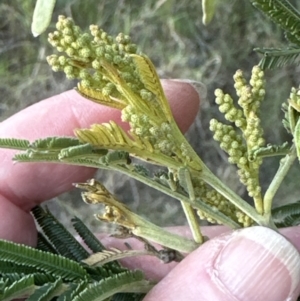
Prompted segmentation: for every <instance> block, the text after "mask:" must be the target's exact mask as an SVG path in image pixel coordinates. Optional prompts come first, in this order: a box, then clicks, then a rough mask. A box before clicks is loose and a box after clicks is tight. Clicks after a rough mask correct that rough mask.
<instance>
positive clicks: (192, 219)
mask: <svg viewBox="0 0 300 301" xmlns="http://www.w3.org/2000/svg"><path fill="white" fill-rule="evenodd" d="M181 205H182V208H183V211H184V213H185V216H186V219H187V221H188V223H189V226H190V229H191V231H192V234H193V238H194V240H195V242H196V243H199V244H202V243H203V242H204V240H203V236H202V233H201V231H200V227H199V223H198V220H197V217H196V214H195V210H194V209H193V208H192V206H191V205H190V204H187V203H185V202H181Z"/></svg>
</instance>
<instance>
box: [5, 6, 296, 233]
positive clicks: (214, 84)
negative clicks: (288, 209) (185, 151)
mask: <svg viewBox="0 0 300 301" xmlns="http://www.w3.org/2000/svg"><path fill="white" fill-rule="evenodd" d="M290 2H292V3H293V4H294V5H295V6H296V7H298V9H300V3H299V1H296V0H294V1H290ZM34 4H35V1H33V0H2V1H1V2H0V15H1V18H0V79H1V80H0V95H1V102H0V118H1V120H4V119H5V118H7V117H8V116H10V115H12V114H13V113H14V112H16V111H19V110H20V109H22V108H24V107H27V106H29V105H31V104H33V103H35V102H37V101H39V100H41V99H43V98H46V97H49V96H52V95H55V94H57V93H60V92H63V91H65V90H67V89H71V88H72V87H74V86H75V84H76V83H75V82H70V81H68V80H66V79H65V78H64V75H63V74H57V73H53V72H52V71H51V69H50V68H49V67H48V65H47V63H46V60H45V57H46V55H48V54H50V53H51V52H52V50H51V47H50V46H49V45H48V43H47V34H43V35H42V36H40V37H38V38H33V36H32V34H31V31H30V24H31V19H32V13H33V8H34ZM59 14H65V15H67V16H71V17H72V18H73V19H74V20H75V22H76V23H77V24H78V25H80V26H81V27H82V28H85V29H87V28H88V25H89V24H98V25H100V26H101V27H103V28H104V29H105V30H106V31H107V32H108V33H110V34H112V35H114V34H118V33H119V32H124V33H126V34H130V35H131V37H132V39H133V41H134V42H136V43H137V44H138V45H139V47H140V50H141V51H142V52H144V53H146V54H147V55H148V56H149V57H150V58H151V59H152V61H153V62H154V64H155V66H156V67H157V69H158V72H159V74H160V76H161V77H162V78H182V79H193V80H196V81H202V82H204V83H205V84H206V85H207V87H208V96H207V100H205V101H203V102H202V106H201V112H199V115H198V118H197V120H196V121H195V123H194V125H193V126H192V127H191V128H190V130H189V132H188V134H187V135H188V137H189V140H190V141H191V144H192V145H193V146H194V147H195V149H196V151H197V152H198V153H199V154H200V155H201V157H202V158H203V160H204V161H205V162H206V163H207V162H209V163H208V165H209V166H210V167H211V168H212V169H213V170H214V172H215V173H216V174H217V175H218V176H220V177H221V178H222V179H224V180H225V181H226V182H227V183H228V184H229V185H230V186H231V187H232V188H233V189H235V190H236V191H237V192H238V193H239V194H240V195H241V196H242V197H245V198H247V196H246V193H245V190H244V189H243V187H242V186H241V185H240V184H239V182H238V180H237V177H236V174H235V169H234V168H233V167H231V166H229V165H228V164H227V159H226V156H225V154H224V153H223V152H222V151H221V150H220V149H219V147H218V145H217V143H215V142H214V141H213V140H212V135H211V133H210V132H209V129H208V123H209V120H210V119H211V118H212V117H216V116H219V113H218V110H217V107H216V105H215V104H214V95H213V91H214V90H215V89H216V88H221V89H223V90H224V91H226V92H228V93H231V94H232V95H234V90H233V80H232V76H233V74H234V72H235V71H236V70H237V69H243V70H244V71H245V72H246V74H249V73H250V71H251V69H252V66H253V65H255V64H257V63H258V62H259V59H260V58H259V56H258V55H257V54H256V53H255V52H254V51H253V48H255V47H283V46H284V45H285V43H286V41H285V40H284V38H283V35H282V32H281V30H280V29H279V28H278V27H276V26H275V25H273V24H271V23H270V22H269V21H268V20H267V19H266V18H265V17H264V16H263V15H261V14H260V12H258V11H257V10H256V9H255V8H254V7H252V5H251V4H250V1H248V0H226V1H220V5H219V7H218V9H217V12H216V15H215V17H214V19H213V22H212V23H211V24H210V25H209V26H207V27H204V26H203V25H202V21H201V19H202V10H201V1H200V0H189V1H188V0H182V1H175V0H156V1H155V0H147V1H134V0H119V1H117V0H101V1H99V0H89V1H82V0H64V1H63V0H58V1H57V5H56V7H55V12H54V16H53V19H52V21H53V22H52V24H51V26H50V28H49V29H48V32H49V31H52V30H54V26H55V22H56V19H57V16H58V15H59ZM298 78H299V67H292V68H291V67H286V68H283V69H278V70H273V71H268V72H267V80H268V84H267V97H266V101H265V103H264V106H263V120H262V121H263V125H264V127H265V137H266V139H267V141H268V142H270V143H278V144H280V143H282V142H283V141H286V140H288V139H290V137H289V136H287V135H286V132H285V130H283V129H282V127H281V125H280V123H281V119H282V117H283V115H282V112H281V110H280V106H281V103H282V102H283V101H285V100H286V99H287V97H288V95H289V91H290V88H291V86H296V87H297V86H298V85H299V79H298ZM58 118H59V116H58ZM277 126H278V128H277ZM277 166H278V160H277V159H268V160H267V161H266V162H265V163H264V165H263V168H262V174H261V180H262V183H263V187H264V188H265V187H266V186H267V185H268V183H269V181H270V179H271V177H272V175H273V174H274V173H275V171H276V169H277ZM296 173H299V167H298V166H295V168H294V169H293V170H292V172H291V173H290V175H289V177H288V178H287V179H286V180H285V182H284V184H283V187H282V189H281V190H280V192H279V193H278V195H277V198H276V203H277V204H279V202H283V201H284V202H292V201H295V200H297V198H299V185H297V184H298V183H297V181H295V180H294V181H293V179H295V175H296ZM99 177H100V179H101V181H102V182H103V183H104V184H105V185H106V186H107V188H108V189H109V190H111V191H114V192H115V193H116V194H117V195H118V196H119V197H120V199H123V200H124V202H126V203H127V204H128V205H129V206H130V207H131V208H132V209H134V210H135V211H137V212H139V213H140V214H142V215H145V216H147V217H148V218H149V219H150V220H152V221H154V222H156V223H157V224H159V225H179V224H183V223H184V221H185V218H184V216H183V214H182V212H181V206H180V204H179V203H178V202H177V201H175V200H171V199H169V198H168V197H164V196H161V195H160V194H158V193H156V192H155V191H153V190H150V189H148V188H145V187H144V186H143V185H141V184H137V183H135V182H133V181H131V180H129V179H127V178H125V177H122V176H120V175H112V174H111V173H109V174H108V173H105V175H103V173H102V174H101V172H100V173H99ZM58 199H59V202H57V199H56V200H54V201H51V202H49V203H48V205H49V207H50V208H51V209H53V210H54V211H56V212H57V215H59V217H60V219H63V220H68V219H69V218H65V216H66V214H68V213H71V215H77V216H79V217H81V218H83V219H84V220H86V221H87V222H88V224H89V225H93V226H94V227H96V228H98V227H99V223H98V222H96V221H94V219H93V216H92V213H93V212H92V210H95V208H93V209H91V208H89V207H88V205H85V204H84V203H83V202H82V201H81V199H80V197H79V191H76V190H74V191H72V192H70V193H68V194H64V195H62V196H60V197H59V198H58ZM62 207H63V208H62Z"/></svg>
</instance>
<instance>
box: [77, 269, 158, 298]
mask: <svg viewBox="0 0 300 301" xmlns="http://www.w3.org/2000/svg"><path fill="white" fill-rule="evenodd" d="M152 286H153V285H152V284H150V282H149V281H147V280H144V276H143V273H142V272H141V271H128V272H124V273H120V274H118V275H114V276H111V277H109V278H106V279H103V280H102V281H99V282H98V283H95V284H91V285H89V286H88V287H87V288H86V289H85V290H84V291H83V292H82V293H80V294H79V296H77V297H76V298H74V301H102V300H106V299H107V298H109V297H111V296H113V295H114V294H116V293H119V292H139V293H146V292H148V291H149V290H150V289H151V288H152Z"/></svg>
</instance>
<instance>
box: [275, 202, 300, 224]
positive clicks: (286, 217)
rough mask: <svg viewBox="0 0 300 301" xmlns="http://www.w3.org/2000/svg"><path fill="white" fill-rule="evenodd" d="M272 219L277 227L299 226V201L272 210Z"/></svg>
mask: <svg viewBox="0 0 300 301" xmlns="http://www.w3.org/2000/svg"><path fill="white" fill-rule="evenodd" d="M272 218H273V221H274V223H275V225H276V226H277V227H291V226H297V225H299V224H300V201H297V202H294V203H291V204H285V205H283V206H279V207H276V208H274V209H272Z"/></svg>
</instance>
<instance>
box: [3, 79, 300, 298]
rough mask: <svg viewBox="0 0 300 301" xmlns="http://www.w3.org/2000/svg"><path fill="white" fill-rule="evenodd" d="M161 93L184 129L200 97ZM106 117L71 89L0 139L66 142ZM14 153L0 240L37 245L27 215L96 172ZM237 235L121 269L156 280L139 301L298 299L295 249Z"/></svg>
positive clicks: (171, 86)
mask: <svg viewBox="0 0 300 301" xmlns="http://www.w3.org/2000/svg"><path fill="white" fill-rule="evenodd" d="M164 88H165V92H166V95H167V97H168V99H169V100H170V103H171V107H172V110H173V113H174V116H175V119H176V120H177V122H178V124H179V127H180V128H181V129H182V130H183V131H184V130H186V129H187V128H188V126H189V125H190V124H191V123H192V121H193V119H194V117H195V115H196V113H197V111H198V105H199V101H198V95H197V94H196V93H195V91H194V90H193V89H192V88H191V87H190V86H189V85H187V84H184V83H179V82H172V81H167V82H164ZM111 119H113V120H115V121H120V113H119V111H116V110H113V109H110V108H106V107H102V106H100V105H98V104H94V103H92V102H90V101H88V100H84V99H82V98H81V97H80V96H79V95H78V94H77V93H76V92H75V91H69V92H66V93H63V94H61V95H58V96H55V97H52V98H50V99H47V100H45V101H42V102H40V103H38V104H35V105H33V106H31V107H29V108H27V109H25V110H23V111H21V112H19V113H18V114H16V115H14V116H13V117H11V118H9V119H8V120H6V121H4V122H3V123H2V124H1V125H0V137H14V138H24V139H29V140H34V139H37V138H43V137H48V136H55V135H58V136H63V135H65V136H66V135H72V134H73V129H74V128H86V127H88V126H89V125H90V124H92V123H102V122H107V121H109V120H111ZM12 154H13V151H9V150H0V162H1V165H0V237H1V238H4V239H8V240H13V241H15V242H19V243H25V244H29V245H35V243H36V229H35V225H34V222H33V219H32V217H31V215H30V213H29V211H30V209H31V208H32V207H34V206H35V205H37V204H39V203H41V202H42V201H43V200H46V199H50V198H52V197H54V196H56V195H58V194H60V193H62V192H65V191H67V190H69V189H71V188H72V183H74V182H82V181H85V180H86V179H88V178H90V177H92V175H93V173H94V170H93V169H90V168H83V167H75V166H62V165H55V164H25V163H22V164H16V165H14V164H13V163H12V161H11V158H12ZM177 231H183V230H182V229H181V230H177ZM213 231H215V232H217V233H218V232H219V231H224V228H223V227H210V228H209V229H208V230H207V232H206V233H205V234H206V235H208V236H209V237H212V236H215V235H216V233H215V234H213V233H212V232H213ZM246 231H250V232H251V231H252V232H253V231H254V233H255V235H252V238H253V237H256V236H257V237H258V239H257V241H256V242H255V240H253V239H251V240H249V238H246V237H245V235H244V234H243V233H247V232H246ZM266 231H267V232H266ZM285 231H286V232H285V235H286V237H288V238H289V239H291V241H292V242H293V244H294V245H295V246H296V247H297V248H298V249H300V243H299V242H297V241H296V238H297V235H299V232H300V229H299V228H298V227H296V228H293V229H288V230H285ZM235 233H237V234H225V235H223V236H222V235H221V236H217V238H216V239H214V240H211V241H209V242H207V243H206V244H205V245H204V246H202V247H201V248H199V249H198V250H196V251H195V252H193V253H192V254H190V255H189V256H188V257H187V258H186V259H184V260H183V261H182V262H181V263H180V264H178V265H177V266H176V267H175V268H174V266H175V264H170V265H162V264H160V263H158V262H157V260H156V259H153V258H150V259H149V258H147V259H145V258H138V259H134V260H128V261H127V263H126V264H127V265H128V266H131V267H140V268H142V269H143V270H145V271H146V273H147V274H148V275H149V276H150V277H153V278H156V279H157V280H161V279H162V280H161V281H160V282H159V284H158V285H156V286H155V288H154V289H153V290H152V291H151V292H150V293H149V294H148V295H147V297H146V299H145V300H160V301H163V300H166V301H167V300H185V301H188V300H210V301H211V300H222V301H223V300H225V301H226V300H272V301H276V300H280V301H281V300H296V296H297V294H298V293H299V287H298V283H299V277H300V275H299V274H300V272H299V271H300V267H299V262H300V261H299V255H298V252H297V251H295V249H294V248H293V246H292V245H291V244H289V243H288V242H287V241H286V240H285V239H284V238H283V237H282V236H279V235H278V234H276V233H275V232H272V231H271V230H269V229H264V228H260V227H257V228H251V229H245V230H242V231H241V232H235ZM239 233H241V234H239ZM104 242H105V240H104ZM106 243H107V245H116V244H117V243H118V241H116V240H114V241H113V242H112V241H111V239H106ZM133 244H134V243H132V245H133ZM271 250H273V252H271ZM277 250H278V252H277ZM279 251H280V252H279ZM171 269H172V271H171V272H170V273H169V271H170V270H171ZM167 273H169V274H168V275H167ZM166 275H167V276H166ZM165 276H166V277H165ZM292 291H293V292H292ZM292 293H294V296H293V297H291V294H292ZM288 296H289V297H290V299H288ZM292 298H293V299H292Z"/></svg>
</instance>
